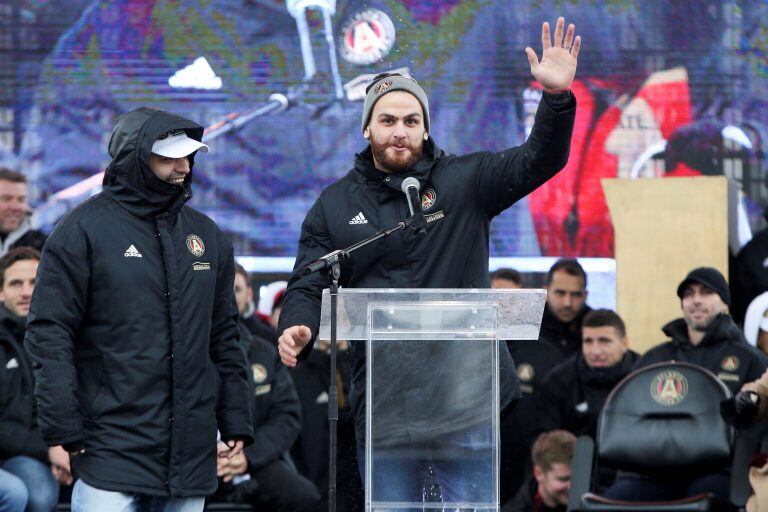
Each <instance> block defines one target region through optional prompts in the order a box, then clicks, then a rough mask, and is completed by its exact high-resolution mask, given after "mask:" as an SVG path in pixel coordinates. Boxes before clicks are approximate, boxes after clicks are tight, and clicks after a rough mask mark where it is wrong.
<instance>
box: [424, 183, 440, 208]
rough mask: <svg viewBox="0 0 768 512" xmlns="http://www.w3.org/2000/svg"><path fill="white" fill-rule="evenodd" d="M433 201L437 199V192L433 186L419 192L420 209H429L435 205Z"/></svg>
mask: <svg viewBox="0 0 768 512" xmlns="http://www.w3.org/2000/svg"><path fill="white" fill-rule="evenodd" d="M435 201H437V192H435V189H433V188H428V189H427V190H425V191H424V193H423V194H421V209H422V210H424V211H426V210H429V209H430V208H432V207H433V206H435Z"/></svg>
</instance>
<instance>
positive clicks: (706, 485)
mask: <svg viewBox="0 0 768 512" xmlns="http://www.w3.org/2000/svg"><path fill="white" fill-rule="evenodd" d="M677 296H678V297H679V298H680V307H681V309H682V311H683V317H682V318H678V319H677V320H673V321H671V322H670V323H668V324H667V325H665V326H664V328H663V329H662V330H663V331H664V333H665V334H666V335H667V336H669V337H670V338H671V340H670V341H668V342H665V343H662V344H661V345H659V346H656V347H654V348H652V349H650V350H649V351H648V352H646V353H645V354H644V355H643V356H642V357H641V358H640V360H639V361H638V362H637V365H636V366H637V368H642V367H644V366H648V365H651V364H654V363H660V362H664V361H684V362H688V363H692V364H695V365H698V366H701V367H703V368H705V369H707V370H709V371H711V372H712V373H714V374H715V375H716V376H717V377H718V378H720V380H721V381H722V382H723V383H724V384H725V385H726V386H728V387H729V388H730V390H731V392H733V393H737V392H738V391H739V390H740V389H741V388H742V386H743V385H744V384H745V383H747V382H750V381H753V380H756V379H758V378H759V377H760V376H761V375H762V374H763V372H764V371H765V370H766V368H767V367H768V358H766V356H765V354H763V353H762V352H760V351H759V350H757V349H756V348H755V347H752V346H751V345H749V344H748V343H747V342H746V340H745V339H744V336H743V334H742V332H741V330H740V329H739V327H738V326H737V325H736V323H735V322H734V321H733V319H732V318H731V316H730V315H729V314H728V308H729V305H730V302H731V296H730V292H729V289H728V284H727V283H726V281H725V277H723V275H722V274H721V273H720V272H719V271H718V270H717V269H715V268H711V267H699V268H696V269H694V270H692V271H691V272H690V273H688V275H687V276H686V277H685V279H683V280H682V281H681V282H680V285H679V286H678V287H677ZM729 488H730V476H729V471H728V468H723V470H722V471H720V472H715V473H712V472H707V473H705V474H681V475H680V477H679V478H678V479H676V480H674V481H670V480H669V479H662V478H656V477H654V476H653V475H634V474H622V475H620V476H619V477H618V478H617V480H616V482H615V483H614V485H613V486H612V487H611V488H610V489H609V490H608V491H606V493H605V496H606V497H609V498H613V499H624V500H633V501H644V500H650V501H659V500H674V499H681V498H686V497H689V496H694V495H696V494H699V493H702V492H711V493H713V494H714V495H715V497H716V498H718V499H720V500H722V501H726V500H727V499H728V496H729Z"/></svg>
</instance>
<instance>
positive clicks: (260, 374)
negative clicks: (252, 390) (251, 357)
mask: <svg viewBox="0 0 768 512" xmlns="http://www.w3.org/2000/svg"><path fill="white" fill-rule="evenodd" d="M251 373H253V382H254V384H261V383H262V382H264V381H265V380H267V375H268V374H267V367H266V366H264V365H263V364H252V365H251Z"/></svg>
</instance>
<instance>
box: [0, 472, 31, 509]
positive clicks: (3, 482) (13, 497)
mask: <svg viewBox="0 0 768 512" xmlns="http://www.w3.org/2000/svg"><path fill="white" fill-rule="evenodd" d="M28 499H29V492H28V491H27V486H26V485H24V482H22V481H21V478H19V477H17V476H16V475H12V474H11V473H9V472H7V471H3V470H2V469H0V512H24V509H25V508H26V507H27V500H28Z"/></svg>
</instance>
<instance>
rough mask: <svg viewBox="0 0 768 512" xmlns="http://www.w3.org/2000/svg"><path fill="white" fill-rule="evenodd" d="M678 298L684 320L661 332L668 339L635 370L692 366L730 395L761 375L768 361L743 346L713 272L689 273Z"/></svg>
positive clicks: (717, 275) (719, 279)
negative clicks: (713, 378) (715, 379)
mask: <svg viewBox="0 0 768 512" xmlns="http://www.w3.org/2000/svg"><path fill="white" fill-rule="evenodd" d="M677 296H678V297H679V298H680V307H681V309H682V311H683V317H682V318H678V319H677V320H673V321H671V322H669V323H668V324H667V325H665V326H664V327H663V328H662V330H663V331H664V334H666V335H667V336H669V337H670V338H671V340H670V341H668V342H666V343H662V344H661V345H659V346H657V347H654V348H652V349H651V350H649V351H648V352H646V353H645V354H644V355H643V357H641V358H640V360H639V361H638V362H637V367H638V368H641V367H643V366H648V365H650V364H653V363H659V362H662V361H672V360H674V361H685V362H688V363H693V364H696V365H699V366H702V367H704V368H706V369H707V370H709V371H711V372H712V373H714V374H715V375H717V376H718V377H719V378H720V380H722V381H723V382H724V383H725V385H726V386H728V387H729V388H730V389H731V392H733V393H737V392H738V391H739V390H740V389H741V387H742V386H743V385H744V384H745V383H747V382H751V381H753V380H756V379H757V378H758V377H760V375H762V373H763V372H764V371H765V369H766V367H768V357H766V355H765V354H763V353H762V352H760V351H759V350H757V349H756V348H754V347H752V346H751V345H749V344H748V343H747V342H746V340H745V339H744V335H743V334H742V332H741V329H739V327H738V326H737V325H736V323H735V322H734V321H733V318H732V317H731V316H730V315H729V314H728V309H729V307H730V302H731V295H730V291H729V289H728V283H726V282H725V277H723V275H722V274H721V273H720V272H719V271H718V270H717V269H715V268H711V267H700V268H697V269H694V270H692V271H691V272H690V273H689V274H688V275H687V276H686V278H685V279H683V281H682V282H681V283H680V285H679V286H678V287H677Z"/></svg>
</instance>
